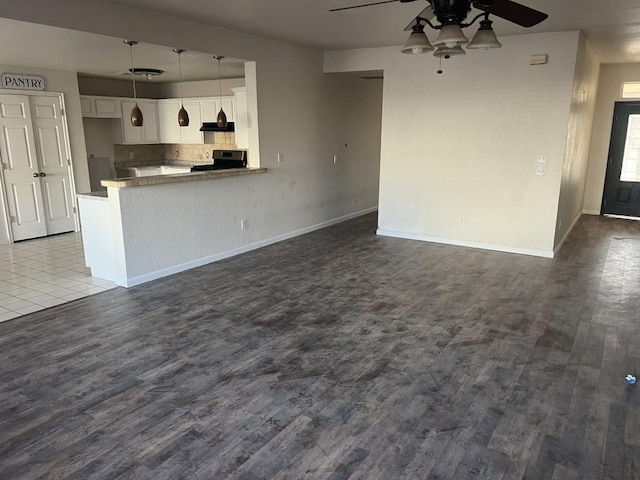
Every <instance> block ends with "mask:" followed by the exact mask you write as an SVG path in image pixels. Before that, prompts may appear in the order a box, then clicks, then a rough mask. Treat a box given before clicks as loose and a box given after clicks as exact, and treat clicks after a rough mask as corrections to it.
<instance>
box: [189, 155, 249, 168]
mask: <svg viewBox="0 0 640 480" xmlns="http://www.w3.org/2000/svg"><path fill="white" fill-rule="evenodd" d="M211 157H212V158H213V163H210V164H206V165H194V166H193V167H191V171H192V172H203V171H206V170H226V169H229V168H247V152H246V151H244V150H214V151H213V154H212V155H211Z"/></svg>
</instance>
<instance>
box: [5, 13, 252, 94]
mask: <svg viewBox="0 0 640 480" xmlns="http://www.w3.org/2000/svg"><path fill="white" fill-rule="evenodd" d="M16 38H28V39H29V41H28V42H16V41H15V39H16ZM178 47H179V46H178ZM97 52H99V54H96V53H97ZM133 53H134V61H135V66H136V67H149V68H157V69H160V70H165V73H163V74H162V75H160V76H158V77H155V78H154V79H153V80H151V81H152V82H154V83H163V82H176V81H178V78H179V73H178V55H177V54H176V53H175V52H173V51H172V50H171V49H170V48H167V47H160V46H157V45H150V44H148V43H139V44H138V45H136V46H135V47H134V50H133ZM0 59H1V60H0V63H6V64H10V65H17V66H31V67H39V68H54V69H58V70H70V71H77V72H78V73H80V74H81V75H87V76H96V77H106V78H118V79H123V78H126V79H129V78H131V77H130V76H129V75H128V74H127V70H128V69H129V68H130V67H131V56H130V52H129V46H127V45H125V44H124V43H123V39H121V38H113V37H107V36H104V35H95V34H91V33H85V32H79V31H76V30H67V29H63V28H57V27H49V26H46V25H38V24H34V23H25V22H19V21H16V20H9V19H5V18H0ZM181 62H182V78H183V80H186V81H188V80H211V79H217V78H218V62H217V61H216V60H214V59H213V57H212V56H211V55H208V54H204V53H199V52H184V53H183V54H182V59H181ZM220 66H221V69H220V70H221V73H222V78H241V77H244V61H243V60H240V59H237V58H225V59H224V60H222V62H221V65H220ZM142 81H147V80H145V79H142Z"/></svg>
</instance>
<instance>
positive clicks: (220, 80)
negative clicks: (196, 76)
mask: <svg viewBox="0 0 640 480" xmlns="http://www.w3.org/2000/svg"><path fill="white" fill-rule="evenodd" d="M218 82H219V83H220V91H219V97H220V108H221V109H222V74H221V73H220V57H218Z"/></svg>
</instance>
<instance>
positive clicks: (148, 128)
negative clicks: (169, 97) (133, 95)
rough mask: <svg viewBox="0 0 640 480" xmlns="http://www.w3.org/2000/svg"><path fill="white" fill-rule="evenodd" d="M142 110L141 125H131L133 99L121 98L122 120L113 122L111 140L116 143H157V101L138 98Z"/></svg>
mask: <svg viewBox="0 0 640 480" xmlns="http://www.w3.org/2000/svg"><path fill="white" fill-rule="evenodd" d="M137 103H138V107H140V110H141V111H142V119H143V122H142V127H134V126H132V125H131V110H132V109H133V107H135V105H136V101H135V100H133V99H127V100H122V117H121V118H122V121H121V122H114V127H113V141H114V143H116V144H123V145H127V144H136V143H159V142H160V132H159V128H158V102H157V100H149V99H140V98H139V99H138V101H137Z"/></svg>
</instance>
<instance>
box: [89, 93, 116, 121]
mask: <svg viewBox="0 0 640 480" xmlns="http://www.w3.org/2000/svg"><path fill="white" fill-rule="evenodd" d="M120 101H121V99H120V98H114V97H95V96H90V95H82V96H81V97H80V109H81V111H82V116H83V117H94V118H121V117H122V110H121V108H120Z"/></svg>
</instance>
